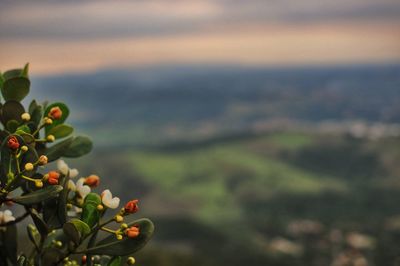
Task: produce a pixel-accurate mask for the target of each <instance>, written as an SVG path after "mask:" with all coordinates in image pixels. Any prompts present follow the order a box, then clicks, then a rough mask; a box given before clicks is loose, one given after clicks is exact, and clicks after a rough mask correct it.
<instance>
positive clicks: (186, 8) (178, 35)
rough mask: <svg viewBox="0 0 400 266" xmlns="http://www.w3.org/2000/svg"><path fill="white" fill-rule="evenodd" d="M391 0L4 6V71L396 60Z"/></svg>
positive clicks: (154, 0) (397, 16)
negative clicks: (28, 64) (27, 66)
mask: <svg viewBox="0 0 400 266" xmlns="http://www.w3.org/2000/svg"><path fill="white" fill-rule="evenodd" d="M399 26H400V2H399V1H398V0H334V1H333V0H135V1H127V0H126V1H123V0H112V1H109V0H107V1H105V0H86V1H78V0H68V1H61V0H60V1H54V0H35V1H31V0H19V1H15V0H2V1H0V45H1V47H2V49H0V58H2V65H1V67H2V68H3V69H6V68H8V67H15V66H18V65H22V64H23V63H25V62H26V61H29V62H31V63H32V68H33V69H35V71H37V72H38V73H55V72H63V71H71V70H75V71H85V70H93V69H97V68H102V67H109V66H120V65H124V66H128V65H129V66H132V65H143V64H163V63H165V64H167V63H234V64H269V65H271V64H272V65H276V64H278V65H282V64H286V65H288V64H312V63H318V64H329V63H351V62H353V63H354V62H356V63H359V62H384V61H399V60H400V52H399V51H400V39H399V38H398V36H399V35H398V29H399Z"/></svg>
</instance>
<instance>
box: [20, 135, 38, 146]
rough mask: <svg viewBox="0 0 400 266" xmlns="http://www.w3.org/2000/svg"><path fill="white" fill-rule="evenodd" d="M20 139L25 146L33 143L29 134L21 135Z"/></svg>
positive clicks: (32, 138) (33, 139)
mask: <svg viewBox="0 0 400 266" xmlns="http://www.w3.org/2000/svg"><path fill="white" fill-rule="evenodd" d="M21 137H22V138H23V139H24V141H25V143H26V144H27V145H31V144H33V143H34V142H35V138H34V137H33V136H32V135H31V134H28V133H21Z"/></svg>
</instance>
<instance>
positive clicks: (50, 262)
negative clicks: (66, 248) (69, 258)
mask: <svg viewBox="0 0 400 266" xmlns="http://www.w3.org/2000/svg"><path fill="white" fill-rule="evenodd" d="M62 258H63V253H62V251H61V250H59V249H58V248H47V249H45V250H44V251H43V253H42V256H41V263H40V265H41V266H55V265H58V264H57V263H58V262H59V261H60V260H61V259H62Z"/></svg>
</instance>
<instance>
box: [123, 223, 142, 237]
mask: <svg viewBox="0 0 400 266" xmlns="http://www.w3.org/2000/svg"><path fill="white" fill-rule="evenodd" d="M139 233H140V232H139V226H137V225H134V226H131V227H129V228H128V229H126V230H125V235H127V236H128V237H129V238H135V237H137V236H138V235H139Z"/></svg>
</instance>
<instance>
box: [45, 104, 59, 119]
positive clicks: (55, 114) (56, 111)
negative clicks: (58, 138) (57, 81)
mask: <svg viewBox="0 0 400 266" xmlns="http://www.w3.org/2000/svg"><path fill="white" fill-rule="evenodd" d="M47 116H48V117H50V118H52V119H54V120H58V119H60V118H61V116H62V111H61V109H60V107H58V106H55V107H53V108H51V109H50V111H49V113H48V114H47Z"/></svg>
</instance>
